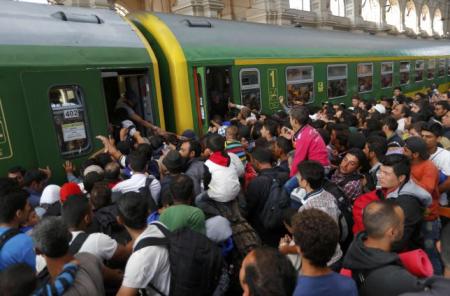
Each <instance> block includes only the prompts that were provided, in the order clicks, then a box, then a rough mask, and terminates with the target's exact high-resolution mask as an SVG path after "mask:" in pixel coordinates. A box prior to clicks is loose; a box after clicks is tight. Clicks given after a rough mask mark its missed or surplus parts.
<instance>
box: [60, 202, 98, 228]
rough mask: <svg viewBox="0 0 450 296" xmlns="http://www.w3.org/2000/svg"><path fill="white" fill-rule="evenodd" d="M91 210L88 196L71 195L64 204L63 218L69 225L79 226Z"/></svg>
mask: <svg viewBox="0 0 450 296" xmlns="http://www.w3.org/2000/svg"><path fill="white" fill-rule="evenodd" d="M90 210H91V207H90V205H89V200H88V199H87V198H86V197H84V196H75V195H71V196H69V197H68V198H67V200H66V201H65V202H64V203H63V205H62V208H61V218H62V220H63V222H64V223H66V225H67V227H74V228H77V227H78V226H79V225H80V224H81V221H82V220H83V218H84V217H85V216H86V215H88V214H89V212H90Z"/></svg>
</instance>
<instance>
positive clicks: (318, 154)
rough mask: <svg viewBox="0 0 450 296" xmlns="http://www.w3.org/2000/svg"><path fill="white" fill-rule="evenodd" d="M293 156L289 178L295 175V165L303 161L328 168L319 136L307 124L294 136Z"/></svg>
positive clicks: (327, 161) (328, 163)
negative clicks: (315, 162) (313, 161)
mask: <svg viewBox="0 0 450 296" xmlns="http://www.w3.org/2000/svg"><path fill="white" fill-rule="evenodd" d="M294 145H295V154H294V159H293V161H292V166H291V174H290V176H291V177H292V176H294V175H295V174H296V173H297V165H298V164H299V163H300V162H302V161H304V160H315V161H318V162H320V163H321V164H322V165H323V166H329V165H330V160H329V159H328V152H327V147H326V145H325V142H324V141H323V139H322V137H321V136H320V134H319V133H318V132H317V131H316V130H315V129H314V128H313V127H312V126H310V125H309V124H307V125H305V126H303V127H302V128H301V129H300V130H299V131H298V132H297V134H296V135H295V143H294Z"/></svg>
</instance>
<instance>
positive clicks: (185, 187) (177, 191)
mask: <svg viewBox="0 0 450 296" xmlns="http://www.w3.org/2000/svg"><path fill="white" fill-rule="evenodd" d="M169 191H170V194H171V195H172V198H173V200H174V201H180V202H181V203H189V202H190V201H192V198H193V197H194V181H192V178H191V177H189V176H188V175H184V174H181V175H177V176H174V177H172V179H171V180H170V184H169Z"/></svg>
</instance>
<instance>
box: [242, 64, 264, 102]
mask: <svg viewBox="0 0 450 296" xmlns="http://www.w3.org/2000/svg"><path fill="white" fill-rule="evenodd" d="M239 78H240V81H241V101H242V105H244V106H246V107H249V108H250V109H251V110H257V111H260V110H261V83H260V75H259V70H258V69H256V68H247V69H242V70H241V72H240V73H239Z"/></svg>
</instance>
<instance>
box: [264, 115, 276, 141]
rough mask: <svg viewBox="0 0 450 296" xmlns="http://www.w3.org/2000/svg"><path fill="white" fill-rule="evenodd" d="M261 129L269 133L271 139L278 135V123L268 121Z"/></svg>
mask: <svg viewBox="0 0 450 296" xmlns="http://www.w3.org/2000/svg"><path fill="white" fill-rule="evenodd" d="M263 127H264V128H265V129H266V130H268V131H269V132H270V135H271V136H272V137H275V136H277V135H278V122H276V121H274V120H271V119H268V120H266V121H265V122H264V123H263Z"/></svg>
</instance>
